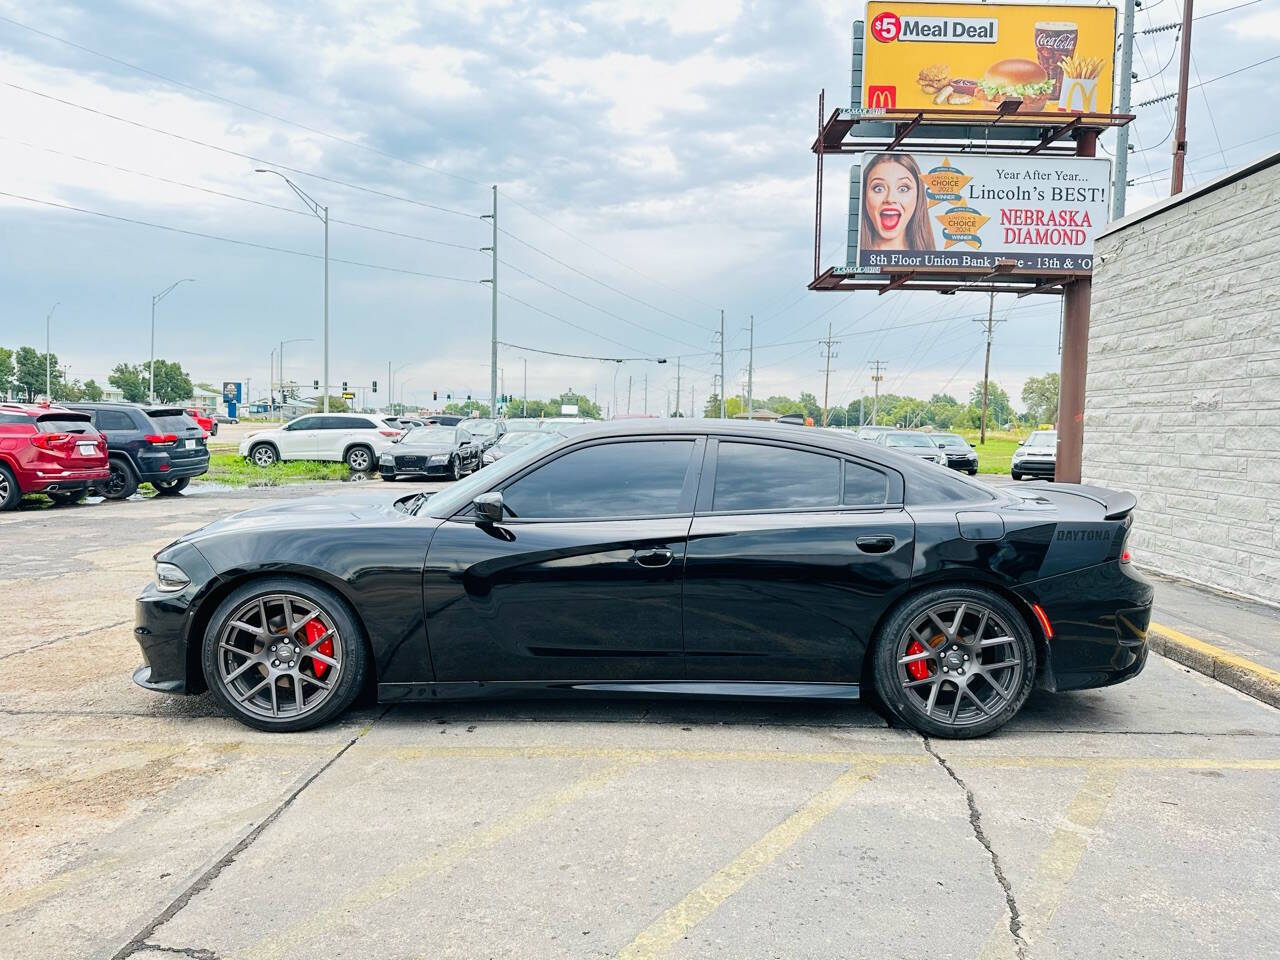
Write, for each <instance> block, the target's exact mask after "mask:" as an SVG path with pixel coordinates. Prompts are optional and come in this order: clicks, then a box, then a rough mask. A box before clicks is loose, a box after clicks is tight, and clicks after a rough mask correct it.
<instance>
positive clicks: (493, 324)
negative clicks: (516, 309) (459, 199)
mask: <svg viewBox="0 0 1280 960" xmlns="http://www.w3.org/2000/svg"><path fill="white" fill-rule="evenodd" d="M480 219H481V220H485V219H489V220H492V221H493V241H492V243H493V245H492V246H489V247H481V248H480V249H481V250H482V251H484V250H487V251H489V253H490V254H491V255H492V263H493V267H492V272H491V273H490V277H489V285H490V286H491V287H492V288H493V289H492V291H491V293H492V294H493V306H492V308H491V310H490V314H489V315H490V328H491V329H490V334H489V416H491V417H494V416H497V412H498V185H497V184H496V183H495V184H494V185H493V213H485V214H481V216H480Z"/></svg>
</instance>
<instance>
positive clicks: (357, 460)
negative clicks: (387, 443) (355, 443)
mask: <svg viewBox="0 0 1280 960" xmlns="http://www.w3.org/2000/svg"><path fill="white" fill-rule="evenodd" d="M346 461H347V466H348V467H350V468H351V469H352V470H354V471H356V472H357V473H364V472H365V471H367V470H368V469H369V468H370V467H371V466H373V451H372V450H370V449H369V448H368V447H352V448H351V449H350V450H348V451H347V456H346Z"/></svg>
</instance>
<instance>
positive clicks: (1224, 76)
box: [1138, 53, 1280, 107]
mask: <svg viewBox="0 0 1280 960" xmlns="http://www.w3.org/2000/svg"><path fill="white" fill-rule="evenodd" d="M1273 60H1280V53H1277V54H1276V55H1275V56H1271V57H1267V58H1266V59H1265V60H1259V61H1258V62H1257V63H1251V64H1249V65H1248V66H1245V67H1240V68H1239V69H1238V70H1232V71H1231V72H1230V73H1224V74H1222V75H1221V76H1218V77H1214V78H1213V79H1211V80H1205V81H1204V82H1203V83H1193V84H1192V85H1191V86H1190V87H1188V88H1187V89H1188V90H1196V89H1199V88H1200V87H1207V86H1209V84H1211V83H1217V82H1218V81H1219V80H1225V79H1227V77H1234V76H1235V75H1236V74H1237V73H1244V72H1245V71H1246V70H1252V69H1253V68H1254V67H1260V66H1262V65H1263V64H1266V63H1271V61H1273ZM1177 95H1178V94H1177V93H1167V94H1165V95H1164V96H1163V97H1156V98H1155V99H1154V100H1145V101H1143V102H1142V103H1139V104H1138V106H1139V107H1149V106H1151V105H1152V104H1153V103H1159V102H1160V101H1162V100H1170V99H1172V98H1173V97H1176V96H1177Z"/></svg>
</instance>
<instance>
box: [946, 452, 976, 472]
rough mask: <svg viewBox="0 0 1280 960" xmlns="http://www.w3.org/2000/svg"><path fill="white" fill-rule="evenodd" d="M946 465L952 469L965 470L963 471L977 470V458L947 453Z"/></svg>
mask: <svg viewBox="0 0 1280 960" xmlns="http://www.w3.org/2000/svg"><path fill="white" fill-rule="evenodd" d="M947 466H948V467H950V468H951V469H952V470H965V471H969V470H977V469H978V458H977V457H967V456H952V455H951V454H948V455H947Z"/></svg>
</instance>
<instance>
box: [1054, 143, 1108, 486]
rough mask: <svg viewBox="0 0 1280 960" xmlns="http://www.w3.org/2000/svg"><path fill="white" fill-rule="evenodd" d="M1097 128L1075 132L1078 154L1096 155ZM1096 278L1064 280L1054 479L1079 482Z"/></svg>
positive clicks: (1063, 481)
mask: <svg viewBox="0 0 1280 960" xmlns="http://www.w3.org/2000/svg"><path fill="white" fill-rule="evenodd" d="M1097 147H1098V131H1097V130H1080V131H1078V132H1077V133H1076V156H1078V157H1092V156H1096V155H1097ZM1092 298H1093V280H1092V278H1090V277H1080V278H1078V279H1076V280H1072V281H1071V282H1070V283H1068V284H1065V285H1064V287H1063V301H1062V306H1063V309H1062V360H1061V366H1060V368H1059V373H1058V456H1057V466H1056V468H1055V470H1054V479H1055V480H1057V481H1058V482H1059V483H1079V482H1080V474H1081V465H1082V463H1083V460H1084V390H1085V379H1086V375H1087V374H1088V370H1089V305H1090V301H1091V300H1092Z"/></svg>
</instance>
